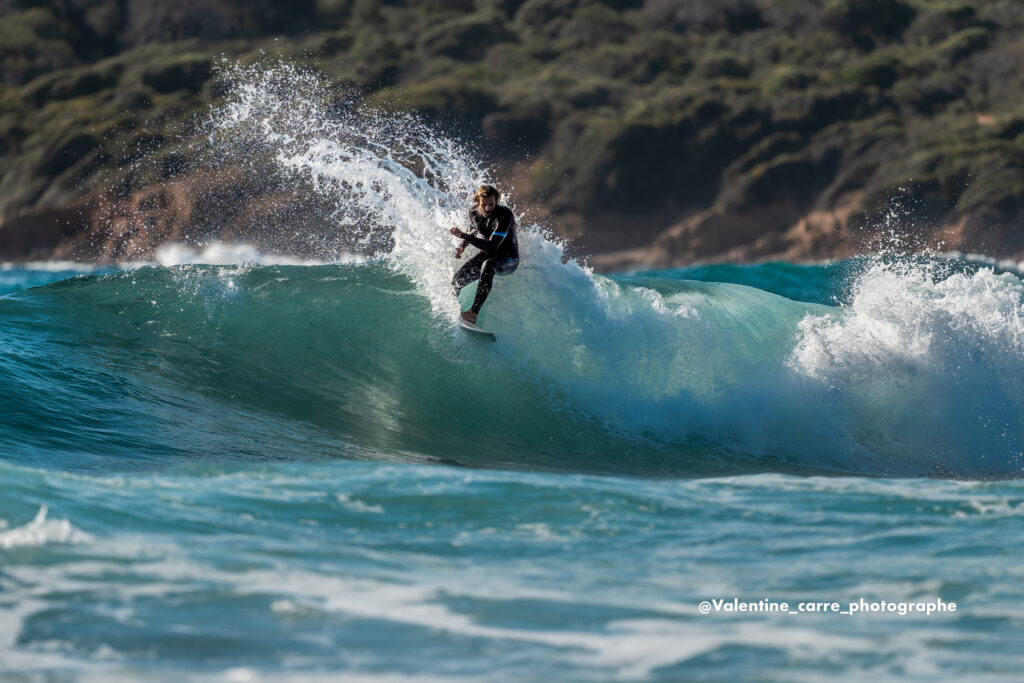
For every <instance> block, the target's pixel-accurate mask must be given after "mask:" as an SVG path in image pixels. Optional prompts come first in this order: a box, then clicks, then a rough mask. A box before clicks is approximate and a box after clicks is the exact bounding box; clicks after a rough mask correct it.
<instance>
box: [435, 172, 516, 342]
mask: <svg viewBox="0 0 1024 683" xmlns="http://www.w3.org/2000/svg"><path fill="white" fill-rule="evenodd" d="M500 199H501V192H499V191H498V189H497V188H495V187H494V186H492V185H481V186H480V187H479V188H478V189H477V191H476V194H474V195H473V203H474V205H473V208H471V209H470V210H469V224H470V226H471V230H470V232H463V231H462V230H460V229H458V228H452V229H451V231H450V232H451V233H452V234H453V235H455V236H456V237H461V238H462V244H460V245H459V248H458V249H456V250H455V258H457V259H460V258H462V252H463V251H465V249H466V247H467V246H469V245H473V246H474V247H476V248H477V249H479V250H480V253H479V254H477V255H476V256H474V257H473V258H471V259H469V261H467V262H466V265H464V266H462V268H460V269H459V272H457V273H455V277H453V278H452V287H454V288H455V295H456V296H458V294H459V292H461V291H462V288H463V287H465V286H466V285H468V284H469V283H470V282H473V281H474V280H477V279H479V280H480V284H479V285H477V288H476V297H475V298H474V299H473V305H472V306H470V307H469V310H468V311H463V312H462V319H463V320H465V321H466V322H470V323H473V324H474V325H475V324H476V317H477V315H479V314H480V308H481V307H482V306H483V305H484V301H486V300H487V295H488V294H490V293H491V285H492V283H493V281H494V276H495V274H497V275H508V274H509V273H511V272H513V271H514V270H515V269H516V268H518V267H519V241H518V240H517V239H516V218H515V216H513V215H512V211H511V210H509V208H508V207H506V206H500V205H499V204H498V200H500Z"/></svg>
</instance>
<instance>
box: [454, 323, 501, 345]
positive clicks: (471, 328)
mask: <svg viewBox="0 0 1024 683" xmlns="http://www.w3.org/2000/svg"><path fill="white" fill-rule="evenodd" d="M459 327H461V328H462V329H464V330H467V331H468V332H472V333H473V335H474V336H477V337H481V338H484V339H490V340H491V341H493V342H496V341H498V338H497V337H496V336H494V333H493V332H488V331H487V330H481V329H480V328H479V327H477V326H476V325H474V324H473V323H471V322H469V321H468V320H463V319H462V318H459Z"/></svg>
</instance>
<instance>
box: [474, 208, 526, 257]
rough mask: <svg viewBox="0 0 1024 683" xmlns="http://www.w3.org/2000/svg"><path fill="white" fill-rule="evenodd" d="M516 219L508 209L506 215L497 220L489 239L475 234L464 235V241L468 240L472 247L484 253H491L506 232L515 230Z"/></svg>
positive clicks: (504, 237) (500, 242)
mask: <svg viewBox="0 0 1024 683" xmlns="http://www.w3.org/2000/svg"><path fill="white" fill-rule="evenodd" d="M515 228H516V219H515V217H514V216H513V215H512V212H511V211H509V212H508V213H507V215H504V216H502V217H501V218H500V219H499V220H498V227H497V229H496V230H495V231H494V232H493V233H491V237H490V239H484V238H482V237H477V236H475V235H466V239H465V241H466V242H469V243H470V244H472V245H473V246H474V247H476V248H477V249H479V250H480V251H482V252H484V253H485V254H493V253H494V252H496V251H497V250H498V247H500V246H501V245H502V243H503V242H504V241H505V239H506V238H507V237H508V234H509V233H510V232H512V231H513V230H515Z"/></svg>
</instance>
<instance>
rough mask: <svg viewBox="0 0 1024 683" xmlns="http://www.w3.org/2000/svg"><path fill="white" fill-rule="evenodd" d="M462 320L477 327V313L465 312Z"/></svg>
mask: <svg viewBox="0 0 1024 683" xmlns="http://www.w3.org/2000/svg"><path fill="white" fill-rule="evenodd" d="M462 319H463V320H465V321H466V322H467V323H472V324H474V325H476V313H474V312H473V311H463V312H462Z"/></svg>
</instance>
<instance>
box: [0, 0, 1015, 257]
mask: <svg viewBox="0 0 1024 683" xmlns="http://www.w3.org/2000/svg"><path fill="white" fill-rule="evenodd" d="M71 5H72V4H71V3H57V2H55V1H51V2H40V1H38V0H20V1H18V0H16V1H14V2H12V3H8V4H7V5H5V7H7V8H8V9H6V10H5V12H6V13H5V14H3V16H0V62H2V65H3V66H2V72H0V215H3V216H14V215H19V214H24V213H26V212H32V211H42V210H48V209H54V208H59V207H61V206H67V205H69V204H72V203H74V202H76V201H81V200H83V199H85V198H87V197H90V196H94V195H96V194H97V193H111V192H114V193H116V192H120V193H126V192H131V191H134V190H139V189H143V188H145V187H147V186H150V185H152V184H154V183H159V182H161V181H162V180H163V179H166V178H168V177H173V176H175V175H176V174H178V173H181V172H184V169H187V167H188V164H187V160H188V155H189V152H188V145H187V141H188V138H189V136H190V135H191V134H193V131H194V122H195V120H196V116H197V115H200V114H202V113H203V112H205V111H206V110H208V107H209V105H210V104H211V102H214V101H216V100H217V98H218V97H219V96H221V95H222V93H221V88H222V84H219V83H218V82H217V80H216V78H215V77H214V76H215V70H214V69H213V66H212V65H213V63H214V61H215V58H216V57H219V56H220V55H221V54H224V55H226V56H228V57H229V58H236V59H240V60H243V61H249V60H255V59H266V58H268V56H270V57H279V58H281V59H284V60H288V61H295V62H301V63H303V64H305V65H307V66H310V67H313V68H316V69H319V70H320V71H322V72H323V73H325V74H327V75H328V77H329V78H330V79H332V80H333V81H334V82H335V84H337V85H338V86H344V87H346V88H348V89H350V90H351V89H354V90H355V91H356V92H358V93H360V95H361V97H363V98H364V100H365V103H366V104H367V105H370V106H374V107H378V108H383V109H392V110H399V109H402V110H407V109H415V110H418V111H420V112H422V113H423V114H424V115H425V116H428V117H436V118H437V119H439V120H442V121H444V122H445V125H446V129H448V130H451V129H452V127H453V125H454V126H457V127H458V129H459V130H461V131H462V134H463V135H464V136H465V137H467V138H472V139H482V140H484V141H486V142H487V143H488V144H489V145H491V148H492V149H493V150H494V157H493V159H492V162H493V165H494V166H495V170H496V171H497V172H498V173H499V174H500V173H501V172H502V171H503V170H506V169H513V168H516V169H520V170H521V169H522V168H523V164H524V163H525V162H524V160H527V159H528V162H529V164H530V168H529V172H528V174H527V175H528V178H527V182H526V185H527V187H526V188H522V187H520V188H519V191H518V193H517V196H518V199H520V200H521V201H529V200H530V198H531V197H532V198H534V199H535V200H536V201H537V203H542V204H543V205H544V206H545V207H546V208H548V209H551V210H556V211H559V212H560V213H561V215H562V216H563V217H564V218H566V220H565V221H564V225H566V226H568V225H582V224H585V223H588V221H589V219H591V218H594V217H596V216H601V215H605V214H608V215H615V216H622V217H625V218H623V221H622V223H621V226H622V227H621V228H620V229H621V236H620V237H619V238H617V239H610V238H609V239H603V240H601V241H602V243H605V244H617V245H619V246H623V247H628V246H638V245H639V244H640V243H642V242H646V241H648V240H649V239H650V238H651V237H652V233H651V231H650V230H647V231H642V230H641V231H636V230H627V229H626V228H625V226H628V225H630V221H629V220H628V217H629V216H630V215H637V216H643V217H644V220H646V221H650V220H651V217H652V216H654V217H655V219H654V228H656V229H661V228H666V227H668V226H669V225H672V224H673V223H675V222H678V221H680V220H683V219H685V218H686V217H688V216H691V215H693V214H695V213H696V212H698V211H701V210H703V209H706V208H708V207H711V206H717V207H721V208H723V209H724V210H726V211H736V212H744V211H750V210H753V209H756V207H758V206H762V205H766V204H771V203H781V202H784V203H788V204H789V205H791V206H792V207H794V210H796V211H798V212H809V211H812V210H816V209H829V208H833V207H835V206H837V205H838V204H840V203H841V202H842V201H844V197H848V196H850V195H852V194H858V195H859V196H860V197H862V199H861V200H860V206H861V210H860V213H858V214H857V215H856V216H854V222H855V223H856V222H857V221H860V222H861V223H862V224H867V223H869V222H870V221H872V220H874V218H873V217H875V216H878V215H881V214H882V213H884V212H885V211H886V208H887V207H888V205H889V202H890V200H891V198H892V197H893V196H896V195H899V196H900V197H902V198H903V201H906V198H908V197H909V198H910V200H911V201H912V205H911V208H910V211H911V213H912V214H913V218H914V219H915V220H916V221H917V222H919V223H923V224H933V225H938V224H939V223H942V222H946V223H950V222H954V221H956V220H958V219H960V218H965V217H975V218H981V219H984V220H985V221H987V222H988V223H989V224H991V225H996V226H997V225H1004V224H1006V225H1008V224H1010V223H1012V222H1013V221H1018V220H1019V219H1020V217H1021V216H1024V146H1022V143H1024V70H1022V69H1021V68H1020V65H1021V64H1022V63H1024V40H1022V38H1024V15H1022V14H1021V12H1020V11H1019V4H1018V3H1016V2H1013V1H1012V0H976V1H968V0H831V1H829V2H814V1H812V0H708V1H707V2H674V1H673V0H605V1H603V2H599V1H597V0H525V1H519V0H454V1H451V2H443V1H441V0H430V1H426V2H423V1H421V2H413V1H412V0H385V1H383V2H375V1H372V0H301V1H300V2H297V3H290V4H287V5H285V4H284V3H275V2H271V1H270V0H263V1H262V2H255V3H248V4H247V6H246V7H245V8H243V7H242V6H241V5H240V4H238V3H226V2H225V3H223V6H221V5H219V4H218V3H217V2H209V3H204V4H203V5H202V7H201V8H199V7H198V6H196V7H195V8H194V9H189V6H188V4H187V3H186V5H185V6H181V7H179V6H173V7H172V6H169V5H168V6H161V7H157V6H153V7H148V6H147V7H145V8H142V7H141V3H127V4H126V3H121V2H117V1H116V0H86V1H85V2H81V3H74V7H72V6H71ZM137 5H138V6H137ZM154 5H163V4H162V3H156V4H154ZM76 8H77V9H76ZM144 155H148V156H149V157H150V158H152V159H153V160H155V162H156V163H154V164H149V165H147V168H150V170H149V171H147V172H140V171H139V169H138V165H137V164H134V163H133V162H135V161H137V160H138V159H139V158H141V157H142V156H144ZM520 180H521V181H522V176H520ZM524 189H525V190H526V192H525V193H524ZM573 217H575V220H572V219H573ZM600 225H601V227H600V228H599V229H601V230H611V231H614V230H616V229H617V228H616V226H615V225H612V224H609V223H607V222H606V223H602V224H600ZM787 227H788V225H783V224H780V225H773V224H770V222H769V223H768V224H766V225H765V228H764V229H765V230H766V231H772V230H775V231H779V230H784V229H785V228H787ZM565 229H566V230H569V231H570V232H571V230H570V229H569V228H565ZM993 244H997V243H996V242H993ZM997 247H998V244H997ZM997 250H998V249H997Z"/></svg>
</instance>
